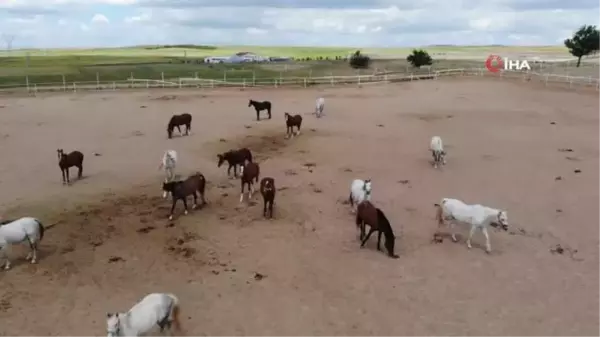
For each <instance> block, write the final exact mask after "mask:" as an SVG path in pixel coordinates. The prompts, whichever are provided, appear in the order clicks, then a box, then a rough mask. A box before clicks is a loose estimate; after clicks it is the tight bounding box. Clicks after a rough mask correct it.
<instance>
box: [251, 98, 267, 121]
mask: <svg viewBox="0 0 600 337" xmlns="http://www.w3.org/2000/svg"><path fill="white" fill-rule="evenodd" d="M251 106H253V107H254V110H256V120H257V121H259V120H260V112H261V111H263V110H267V113H268V114H269V119H271V102H269V101H263V102H258V101H254V100H250V101H249V102H248V107H251Z"/></svg>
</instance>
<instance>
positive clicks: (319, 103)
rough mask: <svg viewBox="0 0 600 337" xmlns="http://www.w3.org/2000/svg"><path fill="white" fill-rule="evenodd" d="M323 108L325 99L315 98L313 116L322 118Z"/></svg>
mask: <svg viewBox="0 0 600 337" xmlns="http://www.w3.org/2000/svg"><path fill="white" fill-rule="evenodd" d="M323 108H325V98H323V97H319V98H317V104H316V107H315V115H317V117H321V116H323Z"/></svg>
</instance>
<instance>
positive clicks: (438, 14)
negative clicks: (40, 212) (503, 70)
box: [0, 0, 599, 48]
mask: <svg viewBox="0 0 600 337" xmlns="http://www.w3.org/2000/svg"><path fill="white" fill-rule="evenodd" d="M598 8H599V4H598V1H597V0H571V1H568V2H565V1H562V0H487V1H484V2H482V1H479V0H478V1H475V0H446V1H438V0H422V1H419V2H414V1H408V0H343V1H342V0H303V1H296V0H255V1H251V2H250V1H247V0H246V1H241V0H220V1H218V2H214V1H212V0H211V1H208V0H4V1H2V0H0V32H4V31H15V32H20V31H24V30H25V29H27V31H28V32H29V34H27V36H23V34H19V36H18V37H17V39H15V43H14V46H15V48H20V47H52V46H56V44H59V43H60V46H63V47H64V46H122V45H128V44H176V43H198V44H221V45H222V44H271V45H282V44H285V45H322V46H331V45H347V46H418V45H428V44H521V45H528V44H555V43H557V42H559V43H560V42H562V40H563V39H564V38H565V37H568V36H569V35H570V34H572V32H573V31H574V30H576V29H577V28H578V26H580V25H582V24H598V23H599V18H598ZM100 13H104V14H100ZM106 16H109V17H110V19H112V22H110V25H105V26H104V27H103V28H102V29H101V30H100V29H93V27H94V25H97V24H100V23H109V20H108V18H107V17H106ZM89 18H92V21H89ZM81 22H85V24H79V23H81ZM71 25H72V27H73V28H75V29H72V30H68V31H66V30H65V29H64V27H63V26H71ZM131 25H136V27H135V29H131V28H132V27H131ZM78 26H79V28H80V29H76V28H77V27H78ZM124 32H126V34H125V33H124ZM57 36H60V39H57V38H56V37H57Z"/></svg>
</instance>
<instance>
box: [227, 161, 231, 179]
mask: <svg viewBox="0 0 600 337" xmlns="http://www.w3.org/2000/svg"><path fill="white" fill-rule="evenodd" d="M228 165H229V167H228V168H227V176H228V177H230V178H231V164H228Z"/></svg>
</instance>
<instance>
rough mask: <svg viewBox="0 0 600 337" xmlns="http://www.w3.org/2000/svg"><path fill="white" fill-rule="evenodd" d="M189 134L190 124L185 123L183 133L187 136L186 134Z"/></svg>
mask: <svg viewBox="0 0 600 337" xmlns="http://www.w3.org/2000/svg"><path fill="white" fill-rule="evenodd" d="M189 134H190V125H189V124H186V125H185V135H186V136H187V135H189Z"/></svg>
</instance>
